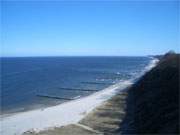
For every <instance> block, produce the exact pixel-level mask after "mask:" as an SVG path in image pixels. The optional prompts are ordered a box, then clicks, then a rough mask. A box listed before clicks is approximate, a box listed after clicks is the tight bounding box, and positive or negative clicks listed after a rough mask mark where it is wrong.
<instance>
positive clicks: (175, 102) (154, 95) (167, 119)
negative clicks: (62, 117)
mask: <svg viewBox="0 0 180 135" xmlns="http://www.w3.org/2000/svg"><path fill="white" fill-rule="evenodd" d="M179 64H180V55H178V54H173V53H169V54H166V55H164V56H163V57H161V58H160V61H159V63H158V64H157V66H156V67H155V68H153V69H152V70H151V71H149V72H148V73H146V74H145V75H144V76H143V77H142V78H141V79H140V80H139V81H138V82H137V83H136V84H134V85H133V86H132V87H131V88H130V89H129V90H128V96H127V99H126V103H127V107H126V116H125V118H124V120H123V122H122V123H121V124H120V127H121V128H120V129H119V132H121V133H122V134H132V133H133V134H179Z"/></svg>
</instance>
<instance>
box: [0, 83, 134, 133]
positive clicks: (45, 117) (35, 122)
mask: <svg viewBox="0 0 180 135" xmlns="http://www.w3.org/2000/svg"><path fill="white" fill-rule="evenodd" d="M131 84H132V83H131V82H128V81H126V82H124V83H121V84H115V85H113V86H110V87H108V88H106V89H104V90H102V91H99V92H97V93H94V94H92V95H90V96H88V97H83V98H81V99H77V100H74V101H69V102H65V103H63V104H60V105H57V106H53V107H48V108H46V109H44V110H41V109H38V110H32V111H28V112H22V113H17V114H16V115H12V116H10V117H6V118H1V119H0V120H1V122H2V129H1V133H2V135H7V134H8V135H14V133H16V134H17V135H21V134H23V133H24V132H26V131H36V132H39V131H41V130H46V129H49V128H53V127H61V126H65V125H69V124H73V123H77V122H78V121H80V120H81V119H83V118H84V117H85V115H86V114H87V113H89V112H90V111H92V110H93V109H94V108H96V107H97V106H99V105H100V104H101V103H103V102H104V101H106V100H108V99H109V98H111V97H112V96H113V95H115V94H116V92H117V91H116V90H117V89H118V88H119V87H120V88H121V89H120V90H123V89H125V88H126V87H127V86H129V85H131ZM89 101H93V102H89ZM59 116H61V117H60V118H58V117H59ZM57 118H58V119H57ZM28 120H31V121H32V122H31V123H24V121H28ZM19 123H21V124H19ZM42 123H43V124H42Z"/></svg>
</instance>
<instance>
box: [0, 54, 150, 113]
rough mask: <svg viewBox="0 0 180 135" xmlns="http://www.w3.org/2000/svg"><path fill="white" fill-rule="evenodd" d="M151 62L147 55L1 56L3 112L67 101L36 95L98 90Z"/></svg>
mask: <svg viewBox="0 0 180 135" xmlns="http://www.w3.org/2000/svg"><path fill="white" fill-rule="evenodd" d="M149 62H150V58H148V57H26V58H1V82H2V84H1V86H2V87H1V97H0V98H1V99H0V100H1V102H2V112H1V113H12V112H16V111H25V110H29V109H34V108H38V107H46V106H51V105H56V104H59V103H62V102H65V101H67V100H60V99H54V98H45V97H39V96H37V95H49V96H56V97H61V98H76V97H77V96H78V97H79V96H87V95H89V94H92V93H94V91H91V90H98V91H99V90H102V89H104V88H106V87H108V86H109V85H112V84H113V83H117V82H119V81H122V80H128V79H131V78H133V77H135V76H136V75H137V74H138V73H140V72H141V71H142V70H143V69H144V67H145V66H147V64H148V63H149ZM62 88H68V89H62ZM71 89H72V90H71ZM76 89H81V90H89V91H81V90H76Z"/></svg>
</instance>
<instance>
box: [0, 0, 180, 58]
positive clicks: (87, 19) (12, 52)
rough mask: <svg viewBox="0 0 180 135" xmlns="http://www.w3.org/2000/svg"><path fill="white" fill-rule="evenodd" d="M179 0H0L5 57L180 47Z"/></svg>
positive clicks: (138, 51)
mask: <svg viewBox="0 0 180 135" xmlns="http://www.w3.org/2000/svg"><path fill="white" fill-rule="evenodd" d="M178 4H179V3H178V1H155V0H154V1H117V0H116V1H113V2H110V1H98V2H97V1H88V2H87V1H68V2H67V1H66V2H65V1H43V0H40V1H35V0H34V1H26V2H23V1H1V33H2V34H1V39H2V40H1V54H0V55H1V56H5V57H11V56H12V57H13V56H15V57H16V56H141V55H142V56H143V55H155V54H162V53H165V52H167V51H169V50H174V51H176V52H180V51H179V50H180V48H179V47H178V46H179V45H180V42H179V37H178V36H179V35H178V34H179V32H178V29H179V22H178V21H179V18H178V16H179V5H178Z"/></svg>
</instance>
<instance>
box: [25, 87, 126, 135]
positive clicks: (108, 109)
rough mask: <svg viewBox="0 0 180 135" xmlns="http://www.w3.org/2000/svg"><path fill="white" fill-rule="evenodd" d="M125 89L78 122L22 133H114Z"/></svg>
mask: <svg viewBox="0 0 180 135" xmlns="http://www.w3.org/2000/svg"><path fill="white" fill-rule="evenodd" d="M126 96H127V92H126V90H124V91H121V92H119V93H117V94H116V95H115V96H113V97H112V98H111V99H109V100H108V101H105V102H104V103H103V104H102V105H100V106H98V107H97V108H95V109H93V111H91V112H90V113H89V114H88V115H86V117H85V118H83V119H82V120H80V121H79V122H78V123H75V124H70V125H67V126H63V127H60V128H53V129H49V130H45V131H41V132H39V133H35V132H33V131H28V132H26V133H24V135H103V134H109V135H110V134H115V133H116V130H118V129H119V125H120V123H121V122H122V120H123V118H124V115H125V107H126V103H125V102H126V101H125V99H126Z"/></svg>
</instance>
